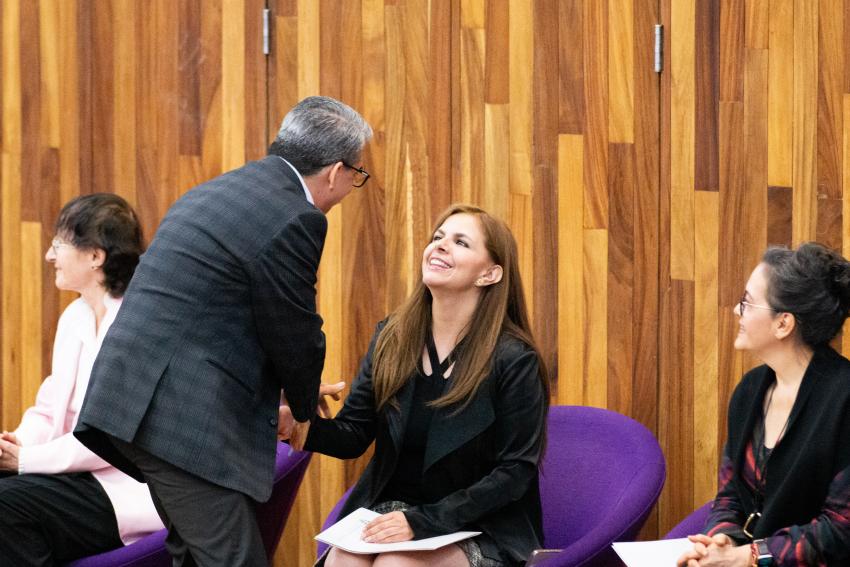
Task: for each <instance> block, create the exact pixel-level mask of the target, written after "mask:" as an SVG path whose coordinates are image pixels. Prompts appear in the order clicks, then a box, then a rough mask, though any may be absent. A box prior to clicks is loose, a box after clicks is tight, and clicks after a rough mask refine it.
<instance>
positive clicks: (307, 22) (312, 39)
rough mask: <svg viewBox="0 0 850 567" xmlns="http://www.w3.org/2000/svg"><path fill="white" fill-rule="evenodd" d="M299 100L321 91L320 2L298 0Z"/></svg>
mask: <svg viewBox="0 0 850 567" xmlns="http://www.w3.org/2000/svg"><path fill="white" fill-rule="evenodd" d="M297 35H298V96H297V97H296V98H297V99H298V100H301V99H302V98H305V97H308V96H311V95H315V94H318V93H319V69H320V67H319V53H320V44H319V38H320V35H319V3H318V2H316V1H315V0H298V30H297Z"/></svg>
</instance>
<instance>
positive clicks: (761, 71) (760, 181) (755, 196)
mask: <svg viewBox="0 0 850 567" xmlns="http://www.w3.org/2000/svg"><path fill="white" fill-rule="evenodd" d="M744 73H745V79H744V137H745V140H746V156H747V163H746V166H745V168H746V186H745V187H746V189H745V193H744V196H743V199H742V200H741V206H742V209H743V211H742V212H743V215H744V217H743V219H742V226H741V233H742V234H741V236H742V242H741V244H742V245H743V246H741V247H740V248H739V249H738V256H739V258H741V260H742V261H743V266H742V267H743V268H744V269H745V270H749V269H752V267H754V266H755V265H756V264H758V262H759V259H760V258H761V255H762V252H763V251H764V248H765V246H766V244H767V50H766V49H748V50H747V59H746V61H745V62H744Z"/></svg>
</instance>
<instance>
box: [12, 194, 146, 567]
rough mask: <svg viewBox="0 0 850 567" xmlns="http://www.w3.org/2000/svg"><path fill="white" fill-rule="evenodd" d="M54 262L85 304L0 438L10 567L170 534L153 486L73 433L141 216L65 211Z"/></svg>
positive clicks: (115, 203)
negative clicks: (17, 420)
mask: <svg viewBox="0 0 850 567" xmlns="http://www.w3.org/2000/svg"><path fill="white" fill-rule="evenodd" d="M56 234H57V236H56V238H54V239H53V242H52V243H51V245H50V247H48V249H47V252H46V253H45V260H47V262H49V263H51V264H53V266H54V268H55V270H56V287H57V288H59V289H62V290H66V291H73V292H76V293H79V294H80V298H79V299H77V300H76V301H73V302H72V303H71V304H70V305H69V306H68V307H67V309H65V312H64V313H62V317H61V318H60V319H59V325H58V327H57V330H56V339H55V341H54V345H53V361H52V373H51V375H50V376H48V377H47V378H45V380H44V382H43V383H42V385H41V387H40V388H39V391H38V396H37V397H36V401H35V405H34V406H33V407H31V408H29V409H28V410H27V411H26V412H25V413H24V417H23V420H22V421H21V424H20V425H19V426H18V428H17V429H16V430H15V431H14V432H5V431H4V432H3V433H2V435H0V494H2V497H0V533H3V537H2V538H0V558H2V560H3V561H2V562H3V564H4V565H19V566H35V565H55V564H60V563H65V562H67V561H70V560H72V559H76V558H78V557H81V556H84V555H91V554H94V553H98V552H101V551H106V550H108V549H112V548H115V547H120V546H121V545H122V544H123V543H130V542H132V541H134V540H136V539H138V538H140V537H141V536H143V535H145V534H147V533H149V532H152V531H155V530H158V529H161V528H162V522H160V520H159V516H158V515H157V513H156V510H155V509H154V506H153V502H152V500H151V497H150V493H149V492H148V489H147V486H146V485H145V484H142V483H139V482H136V481H135V480H133V479H132V478H130V477H128V476H127V475H125V474H124V473H122V472H120V471H119V470H117V469H116V468H114V467H112V466H110V465H109V464H108V463H106V462H105V461H103V460H101V459H100V458H98V457H97V456H96V455H94V454H93V453H92V452H91V451H89V450H88V449H86V448H85V447H83V446H82V445H81V444H80V442H79V441H77V440H76V439H75V438H74V436H73V434H72V433H71V432H72V431H73V429H74V424H75V423H76V421H77V416H78V413H79V411H80V407H81V406H82V404H83V398H84V396H85V393H86V389H87V387H88V381H89V373H90V371H91V368H92V365H93V364H94V360H95V357H96V356H97V353H98V350H99V348H100V344H101V341H102V340H103V337H104V335H105V334H106V331H107V330H108V329H109V327H110V326H111V324H112V321H113V320H114V318H115V315H116V313H117V312H118V308H119V307H120V305H121V297H122V296H123V294H124V291H125V290H126V289H127V285H128V284H129V282H130V278H131V277H132V276H133V271H134V270H135V267H136V264H138V262H139V255H140V254H141V252H142V250H143V248H144V245H143V241H142V233H141V228H140V226H139V221H138V218H137V217H136V213H135V212H134V211H133V209H132V208H131V207H130V205H128V204H127V202H126V201H124V199H122V198H121V197H118V196H117V195H112V194H107V193H95V194H91V195H84V196H81V197H77V198H76V199H74V200H72V201H70V202H69V203H68V204H67V205H65V207H63V209H62V211H61V213H60V214H59V219H58V220H57V222H56Z"/></svg>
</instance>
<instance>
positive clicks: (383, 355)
mask: <svg viewBox="0 0 850 567" xmlns="http://www.w3.org/2000/svg"><path fill="white" fill-rule="evenodd" d="M457 214H468V215H472V216H473V217H475V218H476V219H478V222H479V223H480V225H481V230H482V232H483V234H484V240H485V246H486V248H487V251H488V252H489V254H490V258H491V259H492V260H493V262H494V263H496V264H498V265H500V266H502V280H501V281H500V282H498V283H496V284H492V285H489V286H487V287H485V288H482V293H481V298H480V299H479V301H478V306H477V307H476V309H475V312H474V314H473V316H472V319H471V320H470V322H469V325H468V327H467V329H466V333H465V335H464V336H462V337H458V340H461V339H463V340H464V344H463V348H462V352H459V353H458V354H459V356H458V358H457V362H456V363H455V367H454V369H453V370H452V382H453V384H452V387H451V389H450V390H449V391H448V392H446V393H445V394H444V395H443V396H442V397H440V398H439V399H437V400H435V401H434V402H432V404H433V405H434V406H436V407H443V406H450V405H455V404H459V407H460V408H462V407H463V406H464V405H465V404H467V403H468V402H469V401H470V400H471V399H472V398H473V396H475V393H476V392H477V391H478V387H479V386H480V385H481V383H482V382H483V381H484V379H485V378H486V377H487V376H488V374H489V373H490V366H491V364H492V358H493V351H494V350H495V348H496V344H497V343H498V342H499V336H500V335H502V334H503V333H504V334H506V335H510V336H513V337H515V338H516V339H518V340H520V341H522V342H523V343H525V344H526V345H528V346H529V347H531V348H532V349H534V351H535V352H536V353H537V355H538V356H537V358H538V360H539V363H540V380H541V382H542V384H543V388H544V391H545V392H546V396H547V399H548V393H549V388H548V379H547V378H546V370H545V369H544V367H543V360H542V358H541V357H540V353H539V351H538V349H537V347H536V345H535V343H534V338H533V336H532V333H531V327H530V326H529V323H528V312H527V310H526V307H525V296H524V294H523V288H522V279H521V278H520V275H519V263H518V261H517V245H516V241H515V240H514V237H513V235H512V234H511V231H510V229H509V228H508V227H507V225H506V224H505V223H504V222H502V221H501V220H498V219H496V218H494V217H492V216H490V215H489V214H488V213H487V212H486V211H484V210H483V209H480V208H478V207H474V206H471V205H463V204H455V205H451V206H450V207H449V208H448V209H446V210H445V211H443V213H442V214H441V215H440V216H439V218H438V219H437V222H436V223H435V225H434V226H435V228H434V231H433V232H436V230H437V228H439V227H440V226H442V224H443V223H444V222H445V221H446V219H448V218H449V217H450V216H452V215H457ZM433 232H432V234H433ZM431 301H432V298H431V292H430V290H429V289H428V288H427V287H426V286H425V284H423V283H422V280H421V278H420V280H419V283H418V284H417V285H416V289H414V291H413V294H411V296H410V297H408V298H407V300H406V301H405V302H404V303H403V304H402V305H401V307H399V308H398V309H397V310H396V311H395V312H394V313H393V314H392V315H390V317H389V320H388V321H387V324H386V326H384V329H383V330H382V331H381V334H380V336H379V337H378V340H377V343H376V345H375V354H374V362H373V376H372V380H373V385H374V392H375V404H376V407H378V408H379V409H380V408H382V407H383V406H384V404H387V403H391V404H392V401H393V399H394V396H395V395H396V393H397V392H398V391H399V390H400V389H401V387H402V386H404V384H405V383H406V382H407V381H408V380H409V379H410V377H411V376H412V375H413V373H414V371H415V370H416V367H417V364H418V363H419V360H420V358H421V356H422V349H423V348H424V346H425V341H426V339H427V333H428V331H429V330H430V329H431Z"/></svg>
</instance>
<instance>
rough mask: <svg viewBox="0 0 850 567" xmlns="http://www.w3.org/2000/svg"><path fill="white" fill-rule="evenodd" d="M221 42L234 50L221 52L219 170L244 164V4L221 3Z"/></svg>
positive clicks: (239, 0)
mask: <svg viewBox="0 0 850 567" xmlns="http://www.w3.org/2000/svg"><path fill="white" fill-rule="evenodd" d="M221 11H222V18H221V41H222V44H224V45H230V46H233V47H234V48H233V49H223V50H222V52H221V55H222V56H221V105H222V121H221V129H222V131H221V142H222V147H221V167H222V170H224V171H228V170H230V169H234V168H236V167H239V166H240V165H242V164H243V163H245V142H246V140H245V86H246V85H245V50H244V49H242V48H241V47H242V46H244V45H245V0H222V5H221Z"/></svg>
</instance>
